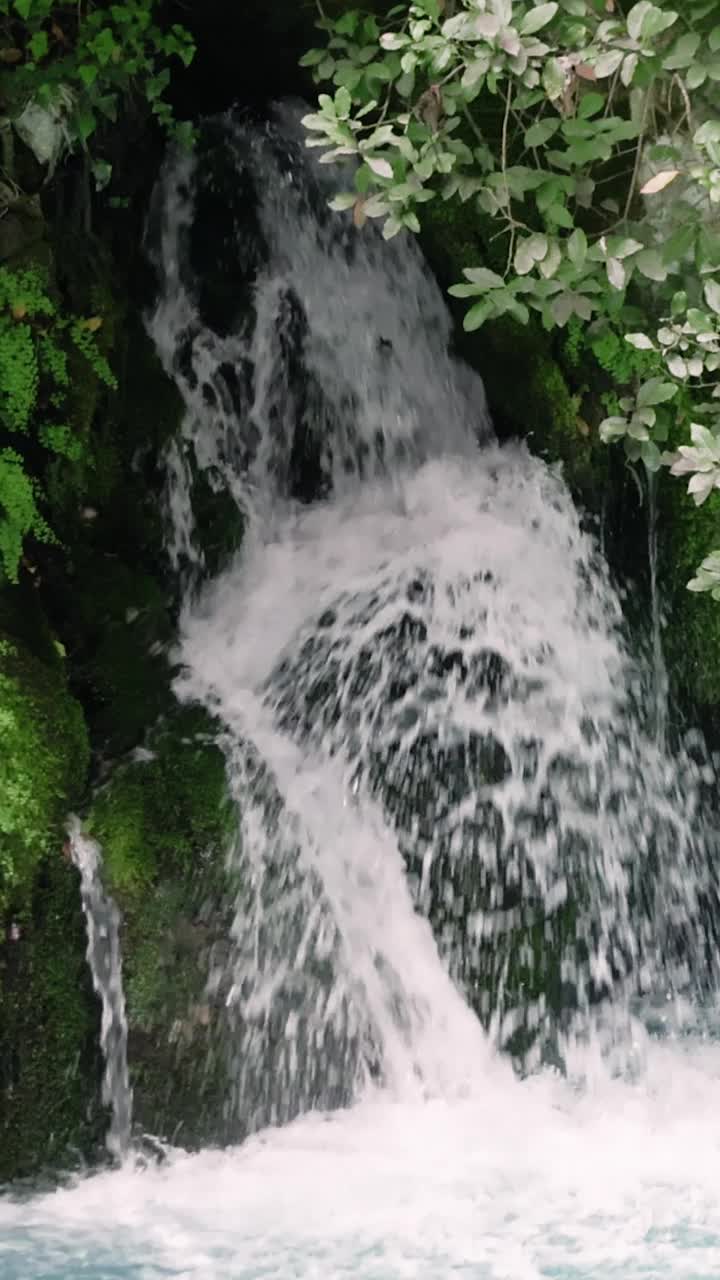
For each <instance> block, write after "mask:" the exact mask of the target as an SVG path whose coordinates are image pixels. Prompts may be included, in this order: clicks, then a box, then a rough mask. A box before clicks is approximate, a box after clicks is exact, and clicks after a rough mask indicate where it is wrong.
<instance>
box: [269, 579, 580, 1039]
mask: <svg viewBox="0 0 720 1280" xmlns="http://www.w3.org/2000/svg"><path fill="white" fill-rule="evenodd" d="M475 578H476V580H477V583H478V584H479V585H481V586H482V585H484V586H485V587H486V588H487V587H488V585H490V586H492V580H491V577H490V575H487V574H484V573H482V572H479V573H478V574H476V575H475ZM454 594H455V596H456V598H459V597H460V596H462V594H463V592H462V590H458V589H457V588H456V589H455V591H454ZM448 595H451V596H452V595H453V588H450V587H448V586H447V585H446V584H438V583H436V582H434V581H433V579H432V576H431V575H430V574H429V573H426V572H424V571H422V570H416V571H413V572H410V573H408V574H407V575H406V576H405V577H403V578H402V579H401V580H391V579H389V578H388V579H387V580H385V581H379V582H378V585H377V587H375V588H371V589H368V590H366V591H364V592H363V591H359V592H355V593H351V592H348V593H347V595H344V596H342V597H340V598H339V599H338V600H337V601H336V602H335V603H334V604H333V605H331V606H330V607H328V608H327V609H326V610H325V611H324V612H323V613H322V614H321V615H320V616H319V617H318V618H317V620H316V621H315V624H314V625H310V626H308V627H307V628H306V629H305V630H304V631H302V632H301V633H300V635H299V636H298V638H297V646H296V648H295V650H294V652H292V653H290V654H288V655H287V656H286V657H285V659H284V660H283V661H282V662H281V663H280V664H279V665H278V667H277V668H276V670H275V672H274V674H273V676H272V678H271V679H270V681H269V682H268V686H267V689H266V698H267V701H268V703H269V704H271V705H272V706H273V707H274V709H275V711H276V714H277V717H278V721H279V723H280V725H281V727H282V728H283V729H284V730H285V731H286V732H288V733H290V734H292V735H293V736H295V737H296V738H299V739H300V740H302V741H303V742H306V743H308V744H311V745H312V746H314V747H315V749H317V750H318V751H322V750H330V751H331V752H332V753H333V754H335V753H337V754H341V755H344V756H345V758H346V759H347V760H348V762H349V763H350V766H351V770H352V778H353V783H352V785H353V787H354V788H355V789H364V790H365V791H366V792H367V793H369V794H370V795H372V796H373V797H374V798H375V799H376V800H378V801H379V802H380V804H381V805H382V807H383V809H384V812H385V814H386V816H387V818H388V819H389V820H390V822H391V823H392V825H393V827H394V829H395V831H396V833H397V838H398V843H399V846H400V849H401V852H402V854H403V857H404V860H405V864H406V869H407V874H408V878H409V881H410V884H411V887H412V890H413V893H414V897H415V901H416V904H417V907H418V909H419V910H421V911H422V912H423V913H426V914H427V915H428V916H429V918H430V920H431V923H432V925H433V928H434V931H435V934H436V937H437V939H438V942H439V945H440V947H441V949H442V951H443V952H444V954H445V955H446V958H447V959H448V961H449V963H450V966H451V969H452V971H453V973H454V975H455V977H456V978H457V979H458V980H459V981H460V982H461V983H462V985H463V986H464V988H465V989H466V991H467V994H468V996H469V998H470V999H471V1001H472V1003H473V1005H474V1007H475V1008H476V1010H477V1012H478V1013H479V1014H480V1016H481V1018H482V1019H483V1021H484V1022H485V1024H486V1025H490V1024H491V1023H493V1022H494V1021H495V1022H499V1023H502V1024H503V1028H502V1030H501V1031H500V1032H499V1034H500V1035H501V1039H502V1040H503V1042H504V1043H506V1044H507V1045H508V1047H510V1048H511V1049H514V1050H516V1051H517V1052H518V1053H519V1054H520V1055H521V1056H523V1055H524V1054H525V1053H526V1052H527V1050H528V1049H529V1047H530V1045H531V1043H532V1042H533V1041H534V1040H535V1029H534V1028H535V1025H536V1024H537V1023H538V1022H539V1021H540V1016H541V1015H540V1013H539V1012H538V1010H539V1009H543V1008H548V1009H550V1010H553V1011H554V1013H555V1014H556V1015H558V1016H559V1013H560V1009H561V1008H562V1007H563V1005H567V1007H569V1008H572V1007H573V1003H575V1004H577V991H576V990H575V986H574V982H573V979H572V973H573V970H574V969H575V968H576V967H577V965H578V964H582V963H584V962H585V961H586V959H587V948H588V945H589V940H588V942H587V943H586V942H585V941H584V940H583V938H582V930H580V931H579V933H578V930H577V928H576V923H577V915H578V895H580V894H581V893H582V885H583V878H584V876H585V874H586V868H587V865H588V854H589V850H588V847H587V842H585V843H583V837H582V834H581V832H580V831H579V830H574V829H572V826H570V827H567V826H566V824H565V823H564V821H563V820H562V818H561V807H562V797H563V796H564V795H565V794H567V793H572V795H573V798H574V803H575V804H576V806H581V805H582V803H583V802H584V803H585V804H586V805H590V806H591V805H592V803H593V799H592V783H591V779H590V778H589V777H583V773H582V770H581V769H580V767H579V766H578V765H577V764H575V763H573V762H572V761H571V760H563V759H562V758H560V757H557V758H556V759H554V760H553V761H552V762H550V763H548V762H547V761H546V762H545V764H544V765H543V777H540V776H539V771H540V759H541V754H542V744H541V743H540V742H537V741H533V740H532V738H531V737H530V736H528V735H527V733H526V734H525V736H524V737H518V735H517V733H516V732H515V730H514V728H513V727H512V726H513V725H515V724H517V723H519V722H521V721H522V715H521V709H522V707H523V706H524V704H525V702H526V700H527V699H528V697H529V696H530V695H531V694H534V693H537V691H538V687H539V686H538V682H537V680H535V681H531V680H529V679H528V677H527V676H526V675H525V674H524V673H522V672H518V671H516V670H514V669H513V666H512V665H511V663H510V662H509V661H508V659H507V658H506V657H504V656H503V655H502V654H501V653H499V652H498V651H497V650H496V649H493V648H492V647H491V646H490V645H488V643H487V639H486V635H485V628H484V626H483V620H482V619H483V615H482V610H480V611H479V613H476V615H475V616H474V617H473V618H472V619H471V620H465V621H463V618H462V617H459V618H458V617H455V619H454V620H453V624H452V626H450V627H449V628H446V629H445V631H446V634H445V636H444V637H443V636H442V635H441V630H442V629H441V628H438V626H437V621H436V619H437V610H438V607H439V606H440V607H442V605H441V601H440V599H439V597H440V596H442V597H443V599H444V600H445V602H447V597H448ZM516 712H517V713H518V715H517V716H516V714H515V713H516ZM512 794H516V795H517V794H519V795H520V797H521V799H520V800H515V801H513V803H510V802H509V799H508V797H509V796H510V795H512ZM523 795H524V797H525V798H524V801H523V800H522V796H523ZM543 855H546V857H545V863H543ZM566 975H567V976H566ZM600 994H601V992H600V990H599V989H597V990H595V991H594V992H592V993H591V998H593V999H596V998H599V996H600Z"/></svg>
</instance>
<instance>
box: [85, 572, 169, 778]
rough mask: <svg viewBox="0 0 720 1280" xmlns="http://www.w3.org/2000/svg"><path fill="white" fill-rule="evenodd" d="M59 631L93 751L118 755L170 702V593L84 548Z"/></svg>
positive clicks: (143, 731) (134, 741)
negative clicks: (69, 605)
mask: <svg viewBox="0 0 720 1280" xmlns="http://www.w3.org/2000/svg"><path fill="white" fill-rule="evenodd" d="M74 567H75V571H76V576H75V582H74V584H73V586H72V587H71V588H70V589H71V590H72V592H73V608H72V613H71V614H70V616H69V617H68V619H67V624H66V626H65V628H64V632H65V634H66V637H67V642H68V646H69V648H70V649H71V651H72V654H73V673H74V678H75V681H76V685H77V689H78V693H79V695H80V696H81V698H82V701H83V703H84V705H85V706H86V708H87V716H88V724H89V726H90V731H91V735H92V739H93V743H94V744H95V746H96V747H97V749H99V750H101V751H102V752H103V754H105V755H109V756H119V755H122V754H124V753H125V752H126V751H129V750H130V749H131V748H132V747H134V746H136V745H137V744H138V743H139V742H141V741H142V739H143V736H144V734H145V732H146V730H147V729H148V727H149V726H151V725H152V724H153V723H154V721H155V720H157V718H158V716H160V715H161V714H162V713H163V712H164V711H166V710H168V708H169V707H171V706H172V705H173V696H172V693H171V690H170V678H171V670H170V667H169V665H168V662H167V658H166V650H167V647H168V644H169V643H170V641H171V639H172V636H173V624H172V619H171V616H170V610H169V605H170V600H169V599H168V592H167V591H166V590H164V589H163V587H161V585H160V583H159V582H158V581H157V580H156V579H155V578H152V577H150V576H149V575H148V574H145V573H142V572H137V571H134V570H133V569H132V568H130V567H129V566H128V565H127V564H125V563H124V562H123V561H122V560H119V559H118V558H117V557H116V556H111V555H104V554H102V553H98V552H96V553H95V554H92V553H91V552H90V550H89V549H87V550H84V551H83V552H82V553H81V554H78V557H77V560H76V562H75V566H74Z"/></svg>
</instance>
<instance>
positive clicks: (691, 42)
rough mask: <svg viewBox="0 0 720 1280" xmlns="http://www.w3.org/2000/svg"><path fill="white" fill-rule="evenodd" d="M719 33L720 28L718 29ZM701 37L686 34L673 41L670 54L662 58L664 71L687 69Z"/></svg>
mask: <svg viewBox="0 0 720 1280" xmlns="http://www.w3.org/2000/svg"><path fill="white" fill-rule="evenodd" d="M718 31H720V27H718ZM701 40H702V37H701V36H700V35H698V34H697V32H694V31H693V32H688V33H687V34H686V35H684V36H681V37H680V39H679V40H676V41H675V44H674V45H673V47H672V49H671V50H670V53H668V54H667V55H666V56H665V57H664V58H663V64H662V65H663V70H664V71H683V70H684V69H685V67H689V66H690V64H691V63H692V60H693V58H694V57H695V54H696V53H697V51H698V49H699V48H700V44H701Z"/></svg>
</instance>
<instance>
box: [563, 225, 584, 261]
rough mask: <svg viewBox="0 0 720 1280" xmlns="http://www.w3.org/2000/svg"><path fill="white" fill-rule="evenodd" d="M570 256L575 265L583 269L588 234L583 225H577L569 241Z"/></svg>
mask: <svg viewBox="0 0 720 1280" xmlns="http://www.w3.org/2000/svg"><path fill="white" fill-rule="evenodd" d="M567 251H568V257H569V258H570V261H571V262H572V264H573V266H574V267H575V268H576V269H577V270H578V271H582V268H583V267H584V265H585V259H586V257H587V236H586V235H585V232H584V231H583V230H582V227H576V228H575V230H574V231H573V233H572V235H571V236H570V237H569V239H568V242H567Z"/></svg>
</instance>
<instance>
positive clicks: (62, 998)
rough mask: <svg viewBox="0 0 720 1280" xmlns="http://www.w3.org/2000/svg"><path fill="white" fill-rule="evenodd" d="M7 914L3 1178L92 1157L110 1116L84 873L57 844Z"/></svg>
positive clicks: (0, 936)
mask: <svg viewBox="0 0 720 1280" xmlns="http://www.w3.org/2000/svg"><path fill="white" fill-rule="evenodd" d="M0 922H1V924H0V1183H2V1182H5V1181H10V1180H11V1179H17V1178H23V1177H30V1176H34V1175H36V1174H37V1173H38V1172H40V1171H42V1170H48V1171H50V1170H52V1169H54V1168H57V1167H58V1166H59V1165H62V1166H64V1167H66V1168H67V1167H69V1166H73V1165H75V1164H77V1163H78V1161H87V1160H90V1159H91V1158H92V1157H93V1156H94V1155H96V1154H97V1152H98V1151H99V1150H102V1143H103V1137H104V1134H105V1132H106V1129H107V1123H108V1116H107V1114H106V1112H105V1109H104V1108H103V1106H102V1103H101V1100H100V1082H101V1078H102V1071H103V1063H102V1056H101V1053H100V1048H99V1032H100V1007H99V1003H98V1001H97V999H96V997H95V995H94V993H93V990H92V984H91V978H90V971H89V969H88V966H87V963H86V960H85V950H86V945H87V938H86V934H85V924H84V920H83V915H82V909H81V905H80V889H79V885H78V876H77V872H76V871H75V870H74V868H73V867H72V866H71V865H70V864H69V862H68V861H66V860H65V859H64V858H63V857H62V856H61V852H60V848H59V846H58V847H56V848H54V849H53V851H52V853H51V854H49V855H48V856H47V857H46V858H44V859H43V860H42V861H41V863H40V865H39V867H38V868H37V869H36V873H35V878H34V882H33V886H32V891H31V893H30V894H29V895H28V896H27V897H26V899H25V900H24V902H23V905H22V906H21V907H20V908H19V909H18V910H17V911H14V912H13V914H12V916H7V917H6V918H5V920H4V922H2V917H1V916H0Z"/></svg>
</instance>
